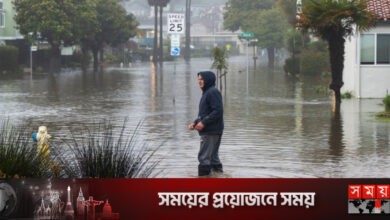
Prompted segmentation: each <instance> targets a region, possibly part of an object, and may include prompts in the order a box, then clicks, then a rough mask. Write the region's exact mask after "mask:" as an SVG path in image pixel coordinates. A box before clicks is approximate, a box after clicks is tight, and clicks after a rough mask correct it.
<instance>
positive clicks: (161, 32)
mask: <svg viewBox="0 0 390 220" xmlns="http://www.w3.org/2000/svg"><path fill="white" fill-rule="evenodd" d="M163 7H164V6H163V3H160V43H159V45H160V48H159V57H158V61H159V62H160V63H162V62H163V46H164V44H163V21H162V19H163V18H162V16H163Z"/></svg>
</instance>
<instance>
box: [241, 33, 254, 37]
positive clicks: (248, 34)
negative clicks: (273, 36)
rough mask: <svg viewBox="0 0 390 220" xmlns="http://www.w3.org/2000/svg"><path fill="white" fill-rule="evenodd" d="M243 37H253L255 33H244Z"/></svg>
mask: <svg viewBox="0 0 390 220" xmlns="http://www.w3.org/2000/svg"><path fill="white" fill-rule="evenodd" d="M241 37H253V33H242V34H241Z"/></svg>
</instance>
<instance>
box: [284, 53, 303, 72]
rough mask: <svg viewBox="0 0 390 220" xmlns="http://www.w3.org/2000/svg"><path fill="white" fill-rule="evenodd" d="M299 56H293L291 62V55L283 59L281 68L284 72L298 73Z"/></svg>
mask: <svg viewBox="0 0 390 220" xmlns="http://www.w3.org/2000/svg"><path fill="white" fill-rule="evenodd" d="M299 67H300V58H299V57H298V56H296V57H295V60H294V62H293V59H292V57H290V58H288V59H286V60H285V63H284V66H283V69H284V72H286V73H292V74H298V73H299V72H300V69H299Z"/></svg>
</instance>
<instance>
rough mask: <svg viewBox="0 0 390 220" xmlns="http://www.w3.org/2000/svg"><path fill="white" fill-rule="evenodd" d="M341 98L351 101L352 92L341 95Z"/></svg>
mask: <svg viewBox="0 0 390 220" xmlns="http://www.w3.org/2000/svg"><path fill="white" fill-rule="evenodd" d="M341 98H342V99H350V98H352V92H350V91H347V92H345V93H343V94H341Z"/></svg>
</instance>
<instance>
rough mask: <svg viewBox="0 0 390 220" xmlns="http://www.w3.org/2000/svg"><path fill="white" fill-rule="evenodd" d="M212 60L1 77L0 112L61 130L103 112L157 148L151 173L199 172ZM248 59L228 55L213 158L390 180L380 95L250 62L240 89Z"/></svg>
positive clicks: (263, 170)
mask: <svg viewBox="0 0 390 220" xmlns="http://www.w3.org/2000/svg"><path fill="white" fill-rule="evenodd" d="M211 63H212V60H211V59H209V58H194V59H192V61H191V63H190V64H186V63H185V62H184V61H182V60H179V61H176V63H175V62H165V63H164V65H163V69H160V68H158V69H155V68H154V67H153V66H151V64H150V63H137V64H134V65H133V66H132V67H130V68H124V69H119V68H118V69H115V68H111V69H107V70H106V71H105V72H104V73H100V74H95V75H94V74H93V73H87V74H83V73H81V72H80V71H68V72H63V73H60V74H55V75H54V76H50V75H48V74H35V75H34V76H33V79H32V80H31V79H30V76H29V75H26V76H25V78H21V79H2V80H0V114H1V115H2V117H3V118H9V119H10V120H11V121H12V122H13V123H16V124H23V125H27V126H29V127H33V128H34V130H35V128H38V126H39V125H47V126H48V129H49V133H50V134H52V135H53V136H57V137H62V136H64V135H66V134H69V129H73V128H74V127H77V126H79V125H85V124H89V123H94V122H98V121H100V120H103V119H109V120H111V121H112V122H113V123H114V124H116V125H121V124H122V123H123V121H124V119H125V118H126V117H127V118H128V122H127V123H128V127H130V128H134V127H135V126H136V125H137V123H138V122H139V121H141V120H144V123H143V126H142V128H141V130H140V134H141V136H142V137H143V138H144V139H146V140H147V141H148V145H150V146H151V147H157V146H158V145H159V144H160V143H161V142H162V141H164V140H166V142H165V143H164V145H163V146H162V147H161V148H160V149H159V150H158V152H157V154H156V156H159V157H162V158H163V160H162V161H161V163H160V164H159V165H158V167H157V170H159V171H160V170H161V171H162V172H160V173H159V175H158V177H179V178H181V177H196V176H197V166H198V161H197V153H198V149H199V136H198V134H197V132H194V131H189V130H188V128H187V127H188V124H189V123H191V122H192V121H193V120H194V119H195V118H196V116H197V111H198V103H199V100H200V97H201V90H200V89H199V86H198V81H197V75H196V73H197V72H199V71H201V70H206V69H209V68H210V66H211ZM245 65H246V64H245V58H244V57H232V58H230V59H229V73H228V76H227V88H224V91H223V92H222V94H223V96H224V97H223V99H224V120H225V131H224V134H223V137H222V144H221V148H220V156H221V160H222V163H223V164H224V168H225V171H226V173H227V175H228V176H229V177H230V176H231V177H233V178H236V177H247V178H252V177H259V178H261V177H289V178H290V177H386V178H390V163H389V161H390V121H389V120H387V121H386V120H385V121H381V120H377V119H376V118H375V113H377V112H380V111H383V109H384V107H383V106H381V105H379V104H380V103H381V101H382V100H380V99H362V100H358V99H350V100H343V103H342V105H341V111H340V114H335V113H333V112H332V103H331V98H330V97H328V96H327V95H324V94H318V93H316V90H315V87H316V86H317V85H319V82H318V80H316V79H315V78H310V77H305V78H304V79H302V80H298V79H296V78H294V77H292V76H287V75H286V74H285V73H284V72H283V70H282V69H281V68H275V69H274V70H270V69H268V68H265V67H259V66H258V67H257V69H256V70H254V69H253V66H251V67H250V70H249V85H248V92H247V86H246V82H247V81H246V71H245Z"/></svg>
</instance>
